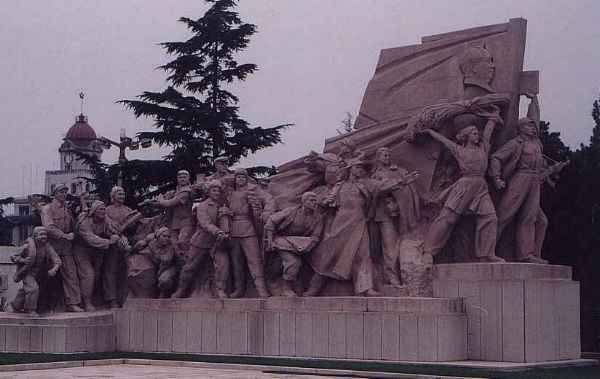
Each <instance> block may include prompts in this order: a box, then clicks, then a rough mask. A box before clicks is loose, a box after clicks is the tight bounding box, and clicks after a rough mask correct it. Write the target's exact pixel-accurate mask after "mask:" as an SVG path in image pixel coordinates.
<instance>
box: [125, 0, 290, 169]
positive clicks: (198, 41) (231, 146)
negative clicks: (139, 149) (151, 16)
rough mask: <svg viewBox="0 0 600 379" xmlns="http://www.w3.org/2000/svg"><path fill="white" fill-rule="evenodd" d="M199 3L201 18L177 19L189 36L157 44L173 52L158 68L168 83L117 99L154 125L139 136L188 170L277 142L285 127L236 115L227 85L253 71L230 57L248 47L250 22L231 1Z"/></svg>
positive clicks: (210, 166)
mask: <svg viewBox="0 0 600 379" xmlns="http://www.w3.org/2000/svg"><path fill="white" fill-rule="evenodd" d="M205 1H207V2H208V3H210V4H212V5H211V7H210V9H209V10H208V11H207V12H206V13H205V14H204V15H203V16H202V17H200V18H199V19H197V20H192V19H190V18H185V17H183V18H181V19H180V20H179V21H180V22H182V23H183V24H185V25H186V27H187V28H188V29H190V31H191V32H192V36H191V37H190V38H189V39H187V40H186V41H183V42H165V43H162V44H161V46H162V47H163V48H164V49H165V50H166V52H167V53H168V54H169V55H171V56H174V59H173V60H172V61H170V62H168V63H167V64H165V65H162V66H160V67H159V69H161V70H164V71H166V72H167V73H168V74H169V76H168V78H167V81H168V82H169V84H170V85H169V86H168V87H167V88H166V89H165V90H164V91H162V92H144V93H143V94H142V95H140V96H139V97H138V100H121V101H120V102H121V103H122V104H124V105H125V106H126V107H128V108H130V109H131V110H133V112H134V114H135V116H136V117H142V116H144V117H149V118H152V119H153V120H154V125H155V126H156V128H157V129H159V131H154V132H144V133H140V137H147V138H151V139H152V140H153V141H154V142H156V143H158V144H159V145H161V146H168V147H170V148H171V149H172V151H171V153H170V154H169V155H167V157H166V158H167V160H168V161H170V162H171V163H172V166H173V167H174V168H175V167H176V168H177V169H181V168H186V169H188V170H189V171H190V172H192V174H195V173H205V174H206V173H209V172H212V171H213V169H214V160H215V159H216V158H218V157H227V158H228V159H229V163H230V164H234V163H236V162H238V161H239V160H240V158H242V157H244V156H246V155H247V154H248V153H250V152H252V153H254V152H256V151H258V150H260V149H263V148H266V147H269V146H273V145H275V144H277V143H279V142H281V131H282V129H283V128H285V127H286V126H288V125H289V124H286V125H278V126H275V127H270V128H262V127H251V126H250V125H249V124H248V122H246V121H245V120H243V119H242V118H240V116H239V115H238V107H237V105H236V104H237V103H238V98H237V97H236V96H235V95H234V94H233V93H231V92H230V91H229V90H228V89H227V88H229V87H230V85H231V84H232V83H234V82H236V81H243V80H245V79H246V78H247V77H248V76H249V75H250V74H252V73H253V72H255V71H256V70H257V66H256V65H255V64H251V63H245V64H240V63H238V62H237V61H236V60H235V58H234V55H235V53H238V52H240V51H241V50H243V49H245V48H246V47H247V46H248V43H249V41H250V37H251V36H252V35H253V34H254V33H255V32H256V26H255V25H252V24H248V23H244V22H242V20H241V19H240V17H239V15H238V13H236V12H235V11H234V8H235V6H236V1H235V0H205ZM263 171H264V172H268V171H269V169H268V168H264V170H263ZM173 176H174V173H173ZM169 179H173V178H169Z"/></svg>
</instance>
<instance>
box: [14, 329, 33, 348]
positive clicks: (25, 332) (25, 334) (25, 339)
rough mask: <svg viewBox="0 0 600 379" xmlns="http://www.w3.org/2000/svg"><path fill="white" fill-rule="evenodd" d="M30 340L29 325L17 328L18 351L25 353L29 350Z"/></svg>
mask: <svg viewBox="0 0 600 379" xmlns="http://www.w3.org/2000/svg"><path fill="white" fill-rule="evenodd" d="M30 342H31V327H30V326H21V327H19V329H18V341H17V345H18V351H20V352H23V353H27V352H29V351H31V350H30Z"/></svg>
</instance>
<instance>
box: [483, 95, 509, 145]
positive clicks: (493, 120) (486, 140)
mask: <svg viewBox="0 0 600 379" xmlns="http://www.w3.org/2000/svg"><path fill="white" fill-rule="evenodd" d="M493 108H494V110H493V111H492V113H490V114H489V115H488V116H487V117H488V121H487V123H486V124H485V127H484V128H483V139H482V143H483V148H484V150H485V151H486V152H488V153H489V151H490V148H491V143H490V141H491V140H492V134H494V129H495V128H496V125H502V124H503V123H504V121H503V120H502V117H500V108H498V107H497V106H493Z"/></svg>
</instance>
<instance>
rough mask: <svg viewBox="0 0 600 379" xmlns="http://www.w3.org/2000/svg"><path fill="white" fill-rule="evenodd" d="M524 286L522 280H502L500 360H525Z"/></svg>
mask: <svg viewBox="0 0 600 379" xmlns="http://www.w3.org/2000/svg"><path fill="white" fill-rule="evenodd" d="M524 301H525V287H524V283H523V282H522V281H504V282H502V315H501V316H502V360H503V361H510V362H525V338H524V337H523V336H524V335H525V308H524V307H523V304H524Z"/></svg>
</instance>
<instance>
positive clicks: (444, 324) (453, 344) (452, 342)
mask: <svg viewBox="0 0 600 379" xmlns="http://www.w3.org/2000/svg"><path fill="white" fill-rule="evenodd" d="M437 332H438V346H437V360H438V361H443V362H446V361H461V360H466V359H467V318H466V316H465V315H440V316H438V320H437Z"/></svg>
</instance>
